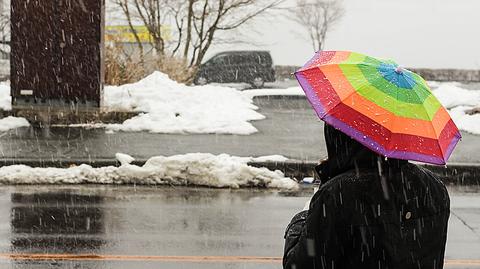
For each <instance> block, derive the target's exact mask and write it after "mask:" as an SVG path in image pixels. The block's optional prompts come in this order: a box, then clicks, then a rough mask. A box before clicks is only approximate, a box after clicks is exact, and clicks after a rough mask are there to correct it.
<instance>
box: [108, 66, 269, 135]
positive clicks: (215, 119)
mask: <svg viewBox="0 0 480 269" xmlns="http://www.w3.org/2000/svg"><path fill="white" fill-rule="evenodd" d="M105 105H106V106H107V107H109V108H110V109H126V110H136V111H142V112H146V113H144V114H141V115H139V116H136V117H134V118H131V119H129V120H126V121H125V122H124V123H123V124H112V125H107V129H108V130H114V131H148V132H153V133H217V134H242V135H248V134H252V133H255V132H257V129H256V128H255V127H254V126H253V125H252V124H251V123H250V122H249V121H253V120H261V119H264V118H265V117H264V116H263V115H261V114H260V113H258V112H256V111H255V110H256V109H257V107H256V106H254V105H253V104H252V100H251V98H248V97H246V96H244V95H243V94H242V93H241V92H240V91H238V90H236V89H233V88H227V87H220V86H212V85H205V86H186V85H184V84H179V83H177V82H175V81H173V80H171V79H169V78H168V76H167V75H165V74H163V73H160V72H154V73H153V74H151V75H150V76H148V77H146V78H145V79H143V80H141V81H139V82H137V83H134V84H128V85H122V86H119V87H116V86H109V87H106V88H105Z"/></svg>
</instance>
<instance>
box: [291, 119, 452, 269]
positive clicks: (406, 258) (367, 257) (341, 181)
mask: <svg viewBox="0 0 480 269" xmlns="http://www.w3.org/2000/svg"><path fill="white" fill-rule="evenodd" d="M325 140H326V144H327V152H328V161H326V162H323V163H322V164H321V165H320V166H319V169H317V171H318V170H320V171H319V172H320V176H321V178H322V181H323V182H322V186H321V187H320V189H319V190H318V191H317V192H316V193H315V195H314V196H313V198H312V201H311V203H310V209H309V210H308V211H303V212H300V213H299V214H297V215H296V216H295V217H294V218H293V219H292V222H291V223H290V225H289V226H288V227H287V230H286V233H285V253H284V257H283V267H284V268H293V269H302V268H315V269H320V268H329V269H342V268H349V269H354V268H355V269H360V268H372V269H382V268H389V269H395V268H398V269H408V268H416V269H422V268H428V269H432V268H433V269H436V268H443V259H444V253H445V243H446V239H447V223H448V218H449V215H450V199H449V196H448V192H447V190H446V188H445V186H444V185H443V184H442V183H441V182H440V181H439V180H438V179H437V178H436V177H435V176H434V175H433V174H432V173H431V172H430V171H428V170H426V169H424V168H421V167H419V166H417V165H414V164H411V163H409V162H407V161H403V160H397V159H389V160H385V158H383V157H381V156H379V155H377V154H375V153H374V152H372V151H370V150H369V149H367V148H366V147H364V146H363V145H361V144H360V143H358V142H356V141H354V140H352V139H351V138H349V137H348V136H346V135H345V134H343V133H341V132H340V131H338V130H336V129H334V128H333V127H330V126H328V125H326V126H325Z"/></svg>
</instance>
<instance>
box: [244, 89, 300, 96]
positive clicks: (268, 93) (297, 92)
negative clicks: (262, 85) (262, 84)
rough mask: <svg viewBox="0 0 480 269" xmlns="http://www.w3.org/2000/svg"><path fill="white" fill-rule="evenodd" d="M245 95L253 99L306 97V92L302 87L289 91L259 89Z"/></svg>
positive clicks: (246, 92)
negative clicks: (275, 96) (286, 96)
mask: <svg viewBox="0 0 480 269" xmlns="http://www.w3.org/2000/svg"><path fill="white" fill-rule="evenodd" d="M242 93H243V95H245V96H248V97H249V98H253V97H256V96H272V95H300V96H304V95H305V92H304V91H303V90H302V88H300V87H290V88H287V89H257V90H247V91H243V92H242Z"/></svg>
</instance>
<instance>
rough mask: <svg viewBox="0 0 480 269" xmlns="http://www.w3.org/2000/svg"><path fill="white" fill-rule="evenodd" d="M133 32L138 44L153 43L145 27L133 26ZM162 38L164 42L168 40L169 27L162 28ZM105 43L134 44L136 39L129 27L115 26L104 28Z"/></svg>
mask: <svg viewBox="0 0 480 269" xmlns="http://www.w3.org/2000/svg"><path fill="white" fill-rule="evenodd" d="M133 29H134V31H135V32H136V33H137V36H138V38H139V39H140V42H142V43H150V42H152V41H153V37H152V35H151V34H150V32H149V31H148V29H147V27H146V26H133ZM161 30H162V36H163V39H164V40H165V41H168V40H169V39H170V27H168V26H162V29H161ZM105 41H107V42H123V43H136V42H137V39H136V38H135V35H134V33H133V31H132V28H131V27H130V26H125V25H115V26H106V27H105Z"/></svg>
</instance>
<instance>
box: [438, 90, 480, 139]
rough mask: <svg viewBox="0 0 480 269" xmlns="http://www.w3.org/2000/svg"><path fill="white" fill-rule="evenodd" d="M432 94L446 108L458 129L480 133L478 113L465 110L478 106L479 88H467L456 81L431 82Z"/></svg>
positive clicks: (479, 104)
mask: <svg viewBox="0 0 480 269" xmlns="http://www.w3.org/2000/svg"><path fill="white" fill-rule="evenodd" d="M431 86H432V91H433V94H434V95H435V96H436V97H437V98H438V100H439V101H440V103H442V104H443V106H445V108H447V109H448V112H449V113H450V116H451V117H452V119H453V121H454V122H455V124H456V125H457V127H458V128H459V129H460V130H463V131H467V132H469V133H472V134H477V135H480V114H474V115H468V114H467V113H466V112H467V111H468V110H471V109H472V108H474V107H479V106H480V90H467V89H464V88H462V87H461V84H459V83H456V82H444V83H439V82H436V83H431Z"/></svg>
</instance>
